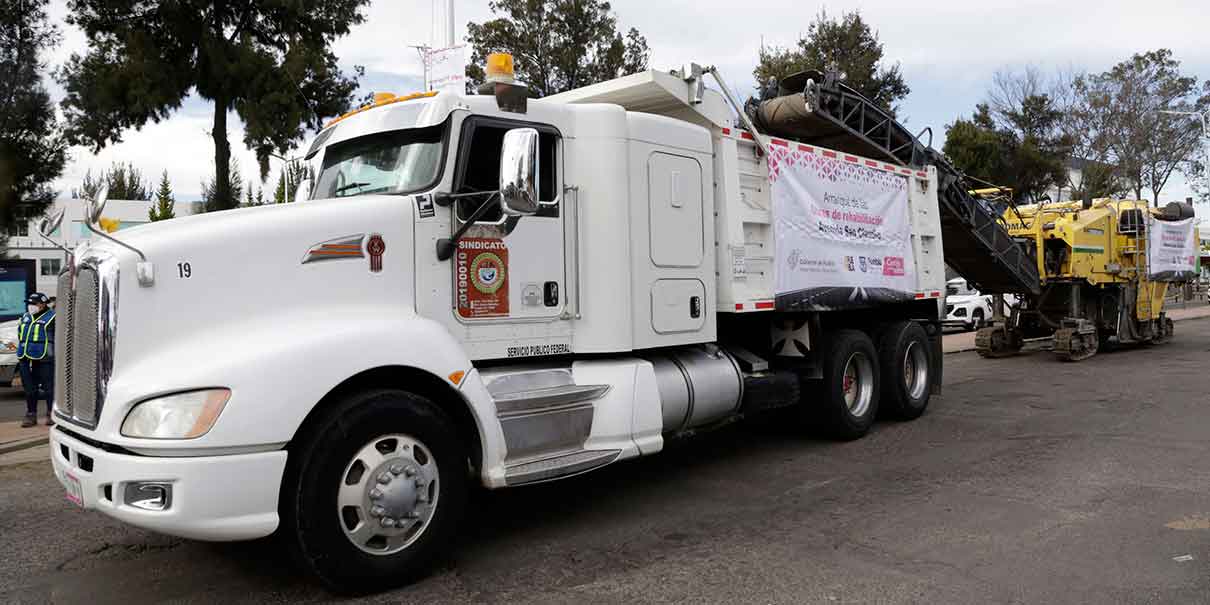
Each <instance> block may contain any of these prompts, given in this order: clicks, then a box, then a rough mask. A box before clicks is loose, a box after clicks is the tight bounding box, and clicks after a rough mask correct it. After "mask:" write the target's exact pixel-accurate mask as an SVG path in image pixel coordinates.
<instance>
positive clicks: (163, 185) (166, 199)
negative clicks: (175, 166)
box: [147, 170, 176, 222]
mask: <svg viewBox="0 0 1210 605" xmlns="http://www.w3.org/2000/svg"><path fill="white" fill-rule="evenodd" d="M170 218H176V198H174V197H173V195H172V185H171V184H170V183H169V182H168V171H167V170H165V171H164V174H163V176H161V177H160V187H159V189H157V190H156V192H155V205H154V206H152V207H151V208H150V209H148V210H147V219H148V220H150V221H151V222H155V221H164V220H168V219H170Z"/></svg>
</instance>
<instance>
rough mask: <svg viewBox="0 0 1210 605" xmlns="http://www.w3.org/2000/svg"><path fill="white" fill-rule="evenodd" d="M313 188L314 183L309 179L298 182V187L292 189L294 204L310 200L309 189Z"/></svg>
mask: <svg viewBox="0 0 1210 605" xmlns="http://www.w3.org/2000/svg"><path fill="white" fill-rule="evenodd" d="M312 186H314V181H312V180H311V179H303V180H301V181H299V182H298V187H296V188H295V189H294V199H293V200H292V201H295V202H305V201H307V200H309V199H311V187H312Z"/></svg>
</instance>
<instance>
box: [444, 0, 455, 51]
mask: <svg viewBox="0 0 1210 605" xmlns="http://www.w3.org/2000/svg"><path fill="white" fill-rule="evenodd" d="M445 21H446V24H445V26H446V34H445V47H446V48H450V47H452V46H454V45H455V44H457V41H456V40H455V38H454V0H447V4H446V9H445Z"/></svg>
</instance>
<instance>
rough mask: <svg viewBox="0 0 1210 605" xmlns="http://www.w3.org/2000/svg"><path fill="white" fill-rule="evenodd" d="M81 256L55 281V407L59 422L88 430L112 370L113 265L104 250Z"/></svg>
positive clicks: (115, 264) (115, 267)
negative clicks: (67, 271) (63, 420)
mask: <svg viewBox="0 0 1210 605" xmlns="http://www.w3.org/2000/svg"><path fill="white" fill-rule="evenodd" d="M82 256H83V258H82V259H81V260H80V261H79V262H78V264H77V265H76V268H75V272H74V274H64V275H63V276H60V278H59V298H60V301H61V302H60V303H59V307H58V317H59V321H58V322H57V323H58V324H59V331H58V333H57V334H56V336H57V338H56V339H55V397H56V399H57V400H56V402H55V406H56V407H57V408H58V413H59V415H60V417H61V418H64V419H66V420H69V421H71V422H73V423H75V424H79V425H81V426H84V427H87V428H93V427H95V426H96V425H97V420H98V418H99V417H100V415H101V407H102V406H103V404H104V403H105V394H106V391H107V390H108V387H109V375H110V373H111V372H112V371H113V353H114V332H115V330H116V329H117V324H116V321H115V320H116V319H117V307H118V261H117V258H115V257H114V256H113V255H111V254H109V253H108V252H106V251H104V250H89V251H86V252H85V253H84V254H83V255H82Z"/></svg>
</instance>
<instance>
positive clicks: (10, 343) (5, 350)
mask: <svg viewBox="0 0 1210 605" xmlns="http://www.w3.org/2000/svg"><path fill="white" fill-rule="evenodd" d="M20 322H21V320H19V319H14V320H13V321H6V322H4V323H0V386H11V385H12V384H13V376H14V375H15V374H16V373H17V324H19V323H20Z"/></svg>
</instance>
